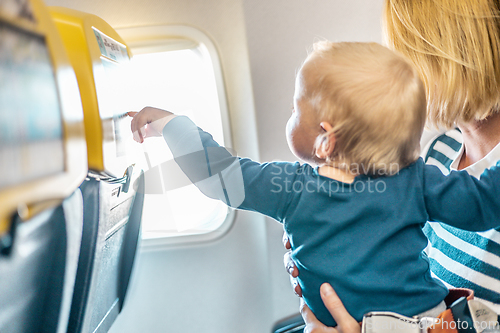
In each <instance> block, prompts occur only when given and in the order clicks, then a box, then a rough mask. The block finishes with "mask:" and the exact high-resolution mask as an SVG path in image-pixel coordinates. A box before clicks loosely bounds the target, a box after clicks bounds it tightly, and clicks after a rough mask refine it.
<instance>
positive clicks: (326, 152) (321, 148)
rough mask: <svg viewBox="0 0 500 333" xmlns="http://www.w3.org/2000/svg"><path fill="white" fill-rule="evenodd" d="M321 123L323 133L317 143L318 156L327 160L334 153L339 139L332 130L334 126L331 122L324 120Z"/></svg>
mask: <svg viewBox="0 0 500 333" xmlns="http://www.w3.org/2000/svg"><path fill="white" fill-rule="evenodd" d="M319 125H320V126H321V129H322V130H323V133H322V134H320V136H319V137H318V143H317V144H316V157H318V158H319V159H321V160H326V159H327V158H328V157H329V156H331V155H332V153H333V150H334V149H335V143H336V142H337V141H336V139H335V134H333V131H332V129H333V127H332V125H330V123H327V122H325V121H323V122H321V123H320V124H319Z"/></svg>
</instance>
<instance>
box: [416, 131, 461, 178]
mask: <svg viewBox="0 0 500 333" xmlns="http://www.w3.org/2000/svg"><path fill="white" fill-rule="evenodd" d="M462 142H463V140H462V133H461V132H460V131H459V130H458V129H452V130H449V131H447V132H445V133H440V134H438V135H436V136H434V137H433V138H432V139H431V140H430V141H429V142H428V143H427V145H426V147H425V148H424V149H423V150H422V154H421V155H422V157H423V159H424V162H425V163H427V164H432V165H436V166H438V167H439V168H440V169H442V170H443V171H445V170H447V171H449V170H450V166H451V164H452V163H453V161H454V160H455V159H456V157H457V156H458V154H459V153H460V149H461V148H462Z"/></svg>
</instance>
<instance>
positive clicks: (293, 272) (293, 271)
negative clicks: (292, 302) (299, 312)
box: [283, 232, 302, 297]
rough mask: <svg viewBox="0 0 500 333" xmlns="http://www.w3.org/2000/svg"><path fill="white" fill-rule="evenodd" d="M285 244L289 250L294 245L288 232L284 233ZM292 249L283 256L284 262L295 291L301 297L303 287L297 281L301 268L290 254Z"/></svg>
mask: <svg viewBox="0 0 500 333" xmlns="http://www.w3.org/2000/svg"><path fill="white" fill-rule="evenodd" d="M283 245H284V246H285V248H286V249H287V250H291V249H292V245H291V244H290V239H289V238H288V235H287V234H286V232H284V233H283ZM291 254H292V251H288V252H286V253H285V255H284V256H283V264H284V265H285V269H286V271H287V272H288V274H290V283H291V284H292V288H293V291H294V292H295V294H296V295H297V296H299V297H302V289H301V288H300V285H299V283H298V282H297V276H299V270H298V269H297V266H295V263H294V262H293V260H292V257H291V256H290V255H291Z"/></svg>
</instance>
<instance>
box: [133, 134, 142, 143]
mask: <svg viewBox="0 0 500 333" xmlns="http://www.w3.org/2000/svg"><path fill="white" fill-rule="evenodd" d="M132 137H133V138H134V141H136V142H139V143H141V137H140V136H139V131H133V132H132Z"/></svg>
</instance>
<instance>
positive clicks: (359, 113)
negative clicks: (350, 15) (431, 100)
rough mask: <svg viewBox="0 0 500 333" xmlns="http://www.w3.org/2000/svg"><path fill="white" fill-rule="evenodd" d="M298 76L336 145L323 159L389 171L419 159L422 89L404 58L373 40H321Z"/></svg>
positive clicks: (356, 170) (367, 169)
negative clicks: (327, 126) (328, 126)
mask: <svg viewBox="0 0 500 333" xmlns="http://www.w3.org/2000/svg"><path fill="white" fill-rule="evenodd" d="M301 75H302V77H303V80H304V82H305V84H304V91H303V95H302V96H303V98H304V100H305V102H306V103H308V104H309V106H310V107H311V108H312V109H314V110H315V111H316V112H317V114H318V116H319V119H320V121H328V122H329V123H330V124H331V125H332V127H333V128H332V130H331V131H330V133H333V134H334V136H335V140H336V142H335V149H334V151H333V153H332V156H330V158H329V160H328V161H327V162H330V164H332V165H335V166H337V167H342V168H344V169H347V170H350V171H351V172H353V173H361V174H375V175H390V174H394V173H397V172H398V171H399V169H400V168H403V167H405V166H407V165H408V164H410V163H412V162H414V161H415V160H416V159H417V158H418V156H419V153H420V136H421V135H422V130H423V127H424V123H425V116H426V106H425V91H424V86H423V84H422V81H421V80H420V78H419V75H418V72H417V71H416V70H415V69H414V68H413V67H412V66H411V64H410V63H409V62H408V61H407V60H406V59H405V58H404V57H403V56H401V55H398V54H396V53H395V52H393V51H391V50H389V49H388V48H386V47H384V46H382V45H379V44H377V43H332V42H326V41H323V42H319V43H316V44H314V51H313V52H312V53H311V54H310V55H309V57H308V59H307V60H306V62H305V63H304V65H303V67H302V69H301ZM328 134H329V133H326V134H325V135H323V136H320V138H319V139H318V142H317V145H318V144H321V142H322V140H327V139H328V137H329V136H328Z"/></svg>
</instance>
